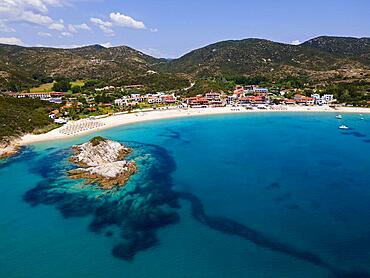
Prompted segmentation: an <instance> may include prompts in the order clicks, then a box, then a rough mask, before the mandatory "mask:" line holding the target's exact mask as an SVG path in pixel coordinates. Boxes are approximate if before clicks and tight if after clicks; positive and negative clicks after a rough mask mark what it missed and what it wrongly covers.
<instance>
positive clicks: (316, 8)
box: [0, 0, 370, 58]
mask: <svg viewBox="0 0 370 278" xmlns="http://www.w3.org/2000/svg"><path fill="white" fill-rule="evenodd" d="M369 11H370V1H368V0H347V1H345V0H310V1H307V0H306V1H297V0H294V1H293V0H279V1H277V0H274V1H273V0H258V1H257V0H255V1H249V0H245V1H242V0H236V1H231V0H228V1H227V0H218V1H216V0H214V1H211V0H187V1H185V0H136V1H135V0H104V1H103V0H0V42H2V43H11V44H20V45H25V46H55V47H74V46H82V45H88V44H102V45H104V46H116V45H128V46H130V47H133V48H135V49H138V50H141V51H143V52H145V53H148V54H151V55H154V56H161V57H171V58H173V57H178V56H181V55H183V54H185V53H186V52H188V51H189V50H192V49H195V48H198V47H201V46H204V45H207V44H209V43H213V42H217V41H221V40H227V39H243V38H250V37H258V38H265V39H270V40H274V41H279V42H286V43H293V42H294V43H298V42H303V41H305V40H308V39H310V38H313V37H316V36H320V35H335V36H354V37H370V17H369V16H368V14H369Z"/></svg>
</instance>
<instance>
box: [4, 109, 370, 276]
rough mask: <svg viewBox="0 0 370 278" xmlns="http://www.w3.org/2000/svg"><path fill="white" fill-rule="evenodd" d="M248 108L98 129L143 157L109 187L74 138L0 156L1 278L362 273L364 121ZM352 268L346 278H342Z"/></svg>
mask: <svg viewBox="0 0 370 278" xmlns="http://www.w3.org/2000/svg"><path fill="white" fill-rule="evenodd" d="M343 123H345V124H346V125H348V126H350V127H351V128H352V129H351V130H349V131H341V130H339V129H338V128H337V127H338V125H339V123H338V120H336V119H335V115H333V114H303V113H297V114H290V113H289V114H284V113H282V114H276V113H275V114H269V113H266V114H259V113H258V114H248V115H226V116H209V117H198V118H187V119H176V120H163V121H158V122H147V123H140V124H135V125H130V126H124V127H118V128H114V129H111V130H106V131H103V132H100V133H99V135H102V136H105V137H108V138H110V139H113V140H118V141H120V142H123V143H126V144H128V145H130V146H132V147H133V148H135V152H134V153H133V154H132V156H131V158H132V159H134V160H136V161H137V163H138V166H139V173H138V174H137V175H135V176H134V177H133V178H132V179H131V180H130V182H129V184H128V185H127V187H126V188H124V189H120V190H117V191H116V192H113V193H107V192H102V191H101V190H99V189H98V188H91V187H88V188H87V187H86V186H83V185H82V183H81V181H71V180H68V178H67V177H66V176H65V175H64V171H65V169H67V168H68V167H71V166H70V165H69V163H68V162H67V160H66V158H67V157H68V155H70V151H69V148H70V147H71V146H72V145H73V144H77V143H81V142H84V141H86V140H88V139H90V138H91V137H92V136H95V135H96V134H94V135H89V136H85V137H82V138H75V139H72V140H65V141H58V142H48V143H43V144H37V145H34V146H31V147H29V148H26V149H24V150H23V151H22V153H21V154H20V155H18V156H17V157H14V158H11V159H9V160H7V161H5V162H2V163H1V164H0V196H1V202H0V277H85V276H89V277H107V276H111V277H368V274H367V273H370V263H369V261H370V217H369V216H370V183H369V180H370V171H369V170H370V118H369V117H368V116H367V117H366V119H365V121H360V117H359V116H358V115H345V116H344V120H343ZM345 275H346V276H345Z"/></svg>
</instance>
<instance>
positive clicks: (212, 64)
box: [162, 37, 370, 80]
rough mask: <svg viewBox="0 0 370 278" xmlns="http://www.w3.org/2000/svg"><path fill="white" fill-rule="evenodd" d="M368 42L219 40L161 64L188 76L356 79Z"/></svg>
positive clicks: (364, 65) (365, 70) (369, 50)
mask: <svg viewBox="0 0 370 278" xmlns="http://www.w3.org/2000/svg"><path fill="white" fill-rule="evenodd" d="M369 41H370V39H369V38H364V39H355V38H340V37H319V38H316V39H313V40H310V41H307V42H306V43H303V44H301V45H290V44H283V43H277V42H272V41H268V40H262V39H245V40H238V41H236V40H232V41H223V42H219V43H215V44H211V45H208V46H206V47H203V48H200V49H197V50H194V51H192V52H190V53H188V54H186V55H184V56H182V57H181V58H179V59H175V60H172V61H170V62H168V63H167V64H165V65H162V68H163V70H166V71H169V72H185V73H188V74H190V75H192V76H198V77H203V76H210V75H211V76H214V75H266V76H271V77H272V78H277V77H283V76H288V75H304V76H308V77H310V78H311V79H317V80H320V79H327V78H333V77H336V76H338V75H341V76H343V77H347V78H348V77H352V78H359V77H363V76H364V75H366V74H367V75H369V73H370V47H369V46H370V44H369Z"/></svg>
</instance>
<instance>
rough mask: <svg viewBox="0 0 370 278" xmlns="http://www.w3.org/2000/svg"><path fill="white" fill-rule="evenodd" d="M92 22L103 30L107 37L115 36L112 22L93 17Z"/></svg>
mask: <svg viewBox="0 0 370 278" xmlns="http://www.w3.org/2000/svg"><path fill="white" fill-rule="evenodd" d="M90 21H91V22H92V23H94V24H95V25H96V26H98V28H99V29H100V30H102V31H103V32H104V33H105V34H106V35H107V36H114V31H113V30H112V29H111V27H112V26H113V24H112V22H109V21H104V20H101V19H100V18H96V17H92V18H90Z"/></svg>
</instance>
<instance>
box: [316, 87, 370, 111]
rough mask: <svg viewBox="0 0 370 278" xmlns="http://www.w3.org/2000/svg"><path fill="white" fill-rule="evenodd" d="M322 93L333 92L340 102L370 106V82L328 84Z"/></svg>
mask: <svg viewBox="0 0 370 278" xmlns="http://www.w3.org/2000/svg"><path fill="white" fill-rule="evenodd" d="M322 93H325V94H333V95H334V97H335V98H336V99H337V100H338V102H339V103H345V104H347V105H355V106H370V82H356V83H337V84H333V85H330V86H327V87H326V88H325V89H324V90H323V92H322Z"/></svg>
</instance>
